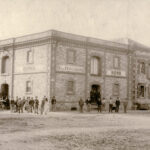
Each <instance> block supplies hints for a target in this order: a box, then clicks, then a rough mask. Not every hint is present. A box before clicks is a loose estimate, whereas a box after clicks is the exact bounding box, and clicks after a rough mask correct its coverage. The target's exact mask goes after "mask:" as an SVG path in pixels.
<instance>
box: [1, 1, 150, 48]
mask: <svg viewBox="0 0 150 150" xmlns="http://www.w3.org/2000/svg"><path fill="white" fill-rule="evenodd" d="M50 29H55V30H60V31H63V32H68V33H74V34H79V35H84V36H90V37H96V38H100V39H105V40H114V39H118V38H130V39H132V40H135V41H137V42H140V43H142V44H145V45H147V46H150V0H0V40H3V39H7V38H12V37H19V36H23V35H27V34H32V33H38V32H43V31H47V30H50Z"/></svg>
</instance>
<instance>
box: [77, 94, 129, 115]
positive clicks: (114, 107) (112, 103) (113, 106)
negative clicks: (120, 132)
mask: <svg viewBox="0 0 150 150" xmlns="http://www.w3.org/2000/svg"><path fill="white" fill-rule="evenodd" d="M106 102H107V101H106V100H105V98H103V99H102V100H101V98H100V97H99V98H98V99H97V100H96V101H95V103H94V105H95V104H96V105H97V110H98V112H102V108H103V109H105V106H106ZM84 103H85V104H86V108H87V112H90V111H91V105H92V101H91V100H90V98H87V99H86V100H85V102H84V101H83V99H82V98H80V100H79V111H80V112H81V113H82V112H83V107H84ZM122 103H123V109H124V113H126V112H127V105H128V101H127V99H125V100H123V101H122ZM108 104H109V113H112V112H113V111H115V112H116V113H118V112H119V108H120V105H121V102H120V98H119V97H117V98H116V99H112V97H110V99H109V101H108Z"/></svg>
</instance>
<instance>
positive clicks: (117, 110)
mask: <svg viewBox="0 0 150 150" xmlns="http://www.w3.org/2000/svg"><path fill="white" fill-rule="evenodd" d="M119 106H120V99H119V97H117V99H116V112H119Z"/></svg>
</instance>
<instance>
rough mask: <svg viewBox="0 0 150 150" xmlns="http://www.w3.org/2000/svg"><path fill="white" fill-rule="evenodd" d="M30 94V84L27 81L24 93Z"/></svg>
mask: <svg viewBox="0 0 150 150" xmlns="http://www.w3.org/2000/svg"><path fill="white" fill-rule="evenodd" d="M31 92H32V82H31V81H27V82H26V93H31Z"/></svg>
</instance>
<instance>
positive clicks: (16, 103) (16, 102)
mask: <svg viewBox="0 0 150 150" xmlns="http://www.w3.org/2000/svg"><path fill="white" fill-rule="evenodd" d="M18 100H19V99H18V96H16V101H15V105H16V112H18Z"/></svg>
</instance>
